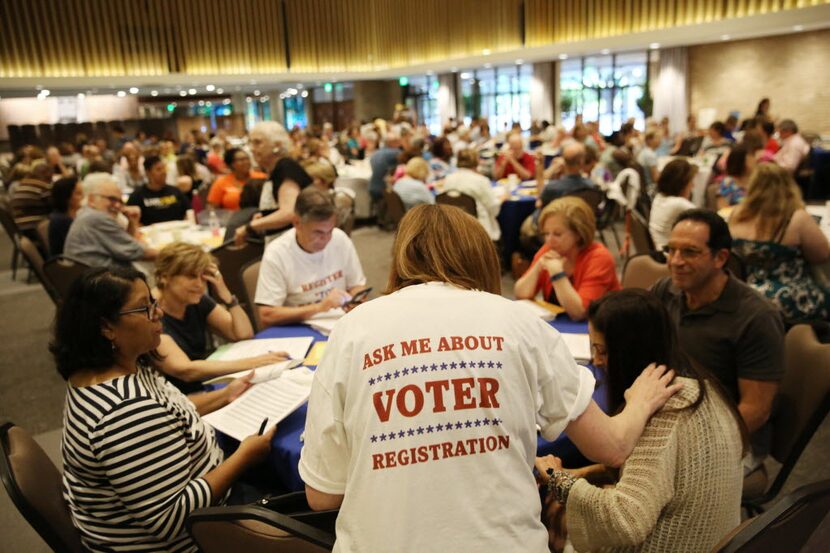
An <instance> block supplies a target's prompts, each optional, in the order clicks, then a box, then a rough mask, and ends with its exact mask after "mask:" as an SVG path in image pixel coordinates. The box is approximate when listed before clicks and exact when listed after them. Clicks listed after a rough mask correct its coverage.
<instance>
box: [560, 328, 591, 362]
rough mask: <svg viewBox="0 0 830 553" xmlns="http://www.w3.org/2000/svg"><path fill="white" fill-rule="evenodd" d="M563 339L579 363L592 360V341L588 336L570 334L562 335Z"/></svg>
mask: <svg viewBox="0 0 830 553" xmlns="http://www.w3.org/2000/svg"><path fill="white" fill-rule="evenodd" d="M560 336H562V339H563V340H565V345H566V346H568V350H570V352H571V355H573V356H574V359H576V360H577V361H590V360H591V340H590V338H589V337H588V335H587V334H568V333H565V332H563V333H561V334H560Z"/></svg>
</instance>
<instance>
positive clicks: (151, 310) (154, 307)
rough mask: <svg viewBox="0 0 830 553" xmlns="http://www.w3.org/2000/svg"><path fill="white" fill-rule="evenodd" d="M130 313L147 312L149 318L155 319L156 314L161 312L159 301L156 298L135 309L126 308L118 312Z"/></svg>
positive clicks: (120, 313)
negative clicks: (148, 303)
mask: <svg viewBox="0 0 830 553" xmlns="http://www.w3.org/2000/svg"><path fill="white" fill-rule="evenodd" d="M130 313H145V314H146V315H147V318H148V319H149V320H151V321H154V320H155V319H156V316H157V315H158V314H159V302H158V300H156V301H154V302H153V303H151V304H150V305H145V306H143V307H136V308H135V309H126V310H124V311H119V312H118V314H119V315H129V314H130Z"/></svg>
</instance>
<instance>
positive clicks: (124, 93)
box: [115, 90, 127, 98]
mask: <svg viewBox="0 0 830 553" xmlns="http://www.w3.org/2000/svg"><path fill="white" fill-rule="evenodd" d="M115 95H116V96H118V97H119V98H123V97H124V96H126V95H127V93H126V92H124V91H123V90H119V91H118V92H116V93H115Z"/></svg>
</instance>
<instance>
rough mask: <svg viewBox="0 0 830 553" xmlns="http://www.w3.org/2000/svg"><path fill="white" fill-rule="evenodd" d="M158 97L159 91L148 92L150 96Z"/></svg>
mask: <svg viewBox="0 0 830 553" xmlns="http://www.w3.org/2000/svg"><path fill="white" fill-rule="evenodd" d="M158 95H159V91H158V90H151V91H150V96H158Z"/></svg>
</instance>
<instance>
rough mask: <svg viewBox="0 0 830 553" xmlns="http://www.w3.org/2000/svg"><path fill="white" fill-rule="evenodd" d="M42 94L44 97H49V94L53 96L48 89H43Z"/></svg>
mask: <svg viewBox="0 0 830 553" xmlns="http://www.w3.org/2000/svg"><path fill="white" fill-rule="evenodd" d="M40 93H41V94H42V95H43V96H44V97H46V96H49V94H51V92H49V90H48V89H46V88H44V89H42V90H41V91H40Z"/></svg>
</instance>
